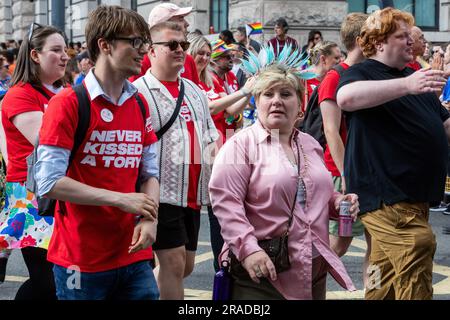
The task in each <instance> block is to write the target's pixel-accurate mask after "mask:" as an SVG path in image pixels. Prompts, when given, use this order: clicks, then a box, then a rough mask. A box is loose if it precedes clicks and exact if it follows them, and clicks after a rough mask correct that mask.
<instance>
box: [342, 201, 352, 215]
mask: <svg viewBox="0 0 450 320" xmlns="http://www.w3.org/2000/svg"><path fill="white" fill-rule="evenodd" d="M351 206H352V203H351V202H350V201H345V200H344V201H341V203H340V204H339V215H340V216H350V215H351V213H350V207H351Z"/></svg>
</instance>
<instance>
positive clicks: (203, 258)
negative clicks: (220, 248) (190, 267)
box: [195, 251, 214, 264]
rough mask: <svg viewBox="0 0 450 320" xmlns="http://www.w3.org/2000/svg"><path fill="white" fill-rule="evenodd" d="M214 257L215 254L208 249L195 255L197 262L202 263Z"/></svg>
mask: <svg viewBox="0 0 450 320" xmlns="http://www.w3.org/2000/svg"><path fill="white" fill-rule="evenodd" d="M211 259H214V255H213V253H212V251H208V252H206V253H202V254H199V255H198V256H195V264H198V263H202V262H205V261H208V260H211Z"/></svg>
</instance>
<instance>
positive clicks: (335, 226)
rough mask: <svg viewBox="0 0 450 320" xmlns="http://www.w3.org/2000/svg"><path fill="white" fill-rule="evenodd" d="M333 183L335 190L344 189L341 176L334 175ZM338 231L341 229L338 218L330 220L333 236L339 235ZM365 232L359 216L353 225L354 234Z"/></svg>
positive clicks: (355, 235)
mask: <svg viewBox="0 0 450 320" xmlns="http://www.w3.org/2000/svg"><path fill="white" fill-rule="evenodd" d="M333 185H334V190H336V191H337V192H341V191H342V178H341V177H333ZM338 231H339V223H338V221H336V220H330V223H329V233H330V234H331V235H333V236H336V237H338V236H339V235H338ZM363 234H364V225H363V224H362V222H361V219H360V218H358V219H356V221H355V222H354V223H353V225H352V236H353V237H358V236H362V235H363Z"/></svg>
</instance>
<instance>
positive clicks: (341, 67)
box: [331, 64, 345, 77]
mask: <svg viewBox="0 0 450 320" xmlns="http://www.w3.org/2000/svg"><path fill="white" fill-rule="evenodd" d="M331 69H333V70H335V71H336V72H337V73H338V74H339V77H342V74H343V73H344V71H345V69H344V67H343V66H342V65H341V64H338V65H335V66H334V67H333V68H331Z"/></svg>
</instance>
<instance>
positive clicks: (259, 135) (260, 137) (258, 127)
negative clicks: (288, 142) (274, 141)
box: [252, 120, 300, 144]
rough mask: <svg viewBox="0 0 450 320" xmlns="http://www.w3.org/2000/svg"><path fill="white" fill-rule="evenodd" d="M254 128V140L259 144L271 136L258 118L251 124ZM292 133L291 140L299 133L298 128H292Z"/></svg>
mask: <svg viewBox="0 0 450 320" xmlns="http://www.w3.org/2000/svg"><path fill="white" fill-rule="evenodd" d="M252 127H253V128H254V130H253V132H254V133H255V134H256V141H257V143H258V144H261V143H263V142H265V141H268V140H269V139H270V137H271V135H270V131H269V130H267V129H266V128H264V127H263V125H262V123H261V122H260V121H259V120H256V122H255V124H254V125H253V126H252ZM292 131H293V135H292V137H291V139H292V140H295V139H297V136H298V134H299V132H300V131H299V130H298V129H297V128H293V129H292Z"/></svg>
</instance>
